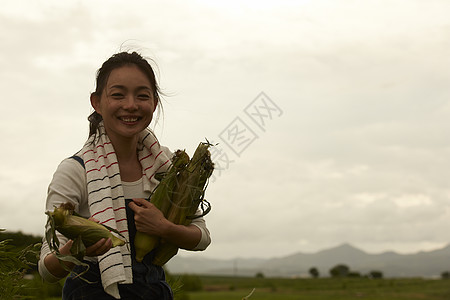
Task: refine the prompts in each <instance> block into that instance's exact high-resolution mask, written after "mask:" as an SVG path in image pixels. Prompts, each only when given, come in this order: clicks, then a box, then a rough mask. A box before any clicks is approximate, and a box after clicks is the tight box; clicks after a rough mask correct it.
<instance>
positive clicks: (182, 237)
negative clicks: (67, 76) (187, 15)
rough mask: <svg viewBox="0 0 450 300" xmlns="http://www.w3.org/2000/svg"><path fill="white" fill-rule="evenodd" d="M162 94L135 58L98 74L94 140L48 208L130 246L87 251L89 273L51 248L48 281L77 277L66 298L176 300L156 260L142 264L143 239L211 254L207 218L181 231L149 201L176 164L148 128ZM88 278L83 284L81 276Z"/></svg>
mask: <svg viewBox="0 0 450 300" xmlns="http://www.w3.org/2000/svg"><path fill="white" fill-rule="evenodd" d="M159 93H160V92H159V87H158V85H157V82H156V79H155V75H154V73H153V70H152V68H151V66H150V64H149V63H148V61H147V60H145V59H144V58H143V57H142V56H141V55H139V54H138V53H136V52H133V53H128V52H122V53H118V54H116V55H113V56H112V57H111V58H110V59H108V60H107V61H106V62H105V63H104V64H103V65H102V67H101V68H100V69H99V71H98V73H97V87H96V90H95V92H94V93H92V94H91V97H90V101H91V104H92V107H93V108H94V110H95V111H94V112H93V113H92V114H91V115H90V116H89V118H88V119H89V121H90V133H89V138H88V140H87V141H86V143H85V145H84V147H83V148H82V149H81V150H80V151H79V152H78V153H77V154H76V155H74V156H72V157H70V158H67V159H65V160H63V161H62V162H61V164H60V165H59V167H58V169H57V171H56V172H55V174H54V176H53V180H52V182H51V183H50V186H49V189H48V196H47V204H46V208H47V211H51V210H53V209H54V207H58V206H59V205H60V204H61V203H67V202H69V203H71V204H73V206H74V207H75V212H76V213H77V214H79V215H81V216H83V217H86V218H94V219H95V220H97V221H98V222H99V223H100V224H103V225H105V226H108V227H109V228H111V230H113V231H114V232H118V233H120V234H121V235H123V237H124V238H125V239H126V240H127V242H128V243H127V245H124V246H120V247H115V248H113V247H112V242H111V238H108V239H106V238H103V239H100V240H99V241H97V242H96V243H95V244H93V245H90V246H89V247H87V248H86V250H85V254H86V256H85V257H84V263H85V264H87V265H89V269H88V270H87V271H86V270H83V269H82V268H81V267H80V266H75V265H74V264H73V263H71V262H67V261H64V262H63V263H62V262H61V261H60V260H59V258H60V256H59V254H58V253H56V254H58V255H56V254H55V253H53V252H52V251H51V250H50V248H49V245H48V243H47V242H46V241H44V243H43V246H42V250H41V259H40V261H39V272H40V274H41V276H42V277H43V278H44V279H45V280H48V281H57V280H59V279H61V278H63V277H65V276H67V274H68V273H69V272H68V271H69V270H71V271H73V272H72V275H70V276H69V277H68V278H67V279H66V281H65V285H64V289H63V299H67V300H68V299H95V300H101V299H114V298H116V299H173V295H172V291H171V289H170V287H169V285H168V284H167V283H166V281H165V274H164V270H163V268H162V267H161V266H158V265H155V264H153V263H152V262H153V259H154V257H155V254H156V253H155V252H154V251H152V252H150V253H148V254H147V255H146V256H145V257H144V258H143V260H142V261H141V259H140V260H139V261H137V260H136V258H135V257H136V251H135V247H134V239H135V236H136V232H137V231H139V232H142V233H145V234H148V235H152V236H155V237H157V238H158V239H162V240H164V241H166V242H167V243H171V244H173V245H175V246H176V247H178V248H182V249H187V250H204V249H206V247H207V246H208V245H209V244H210V241H211V240H210V236H209V231H208V229H207V227H206V224H205V220H204V219H203V217H198V218H195V219H194V220H193V221H192V223H191V224H189V225H178V224H175V223H173V222H171V221H169V220H168V219H167V218H166V217H164V215H163V213H162V212H161V211H160V210H159V209H158V208H156V206H154V205H153V204H151V203H150V202H148V201H146V200H145V199H147V198H149V196H150V195H151V193H152V191H154V190H155V188H156V186H157V185H158V184H159V181H158V180H157V179H156V178H155V177H156V176H155V174H157V173H160V172H164V171H166V170H167V169H168V168H169V167H170V165H171V158H172V157H173V153H172V152H170V151H169V150H168V149H167V148H166V147H163V146H161V145H160V144H159V142H158V140H157V139H156V137H155V135H154V134H153V132H151V131H150V130H149V129H148V126H149V124H150V123H151V121H152V119H153V113H154V111H155V109H156V108H157V106H158V104H159V102H160V101H159V99H160V98H159ZM59 240H60V242H61V247H60V248H59V253H61V254H63V255H68V254H70V253H71V250H72V249H71V248H72V245H75V244H76V243H75V242H72V241H70V240H68V238H67V237H64V236H62V235H59ZM56 252H57V251H56ZM63 264H64V265H63ZM83 271H86V273H83V278H80V277H79V276H78V275H77V274H79V273H81V272H83ZM84 279H87V280H88V282H86V281H85V280H84Z"/></svg>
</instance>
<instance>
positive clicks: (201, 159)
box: [152, 142, 214, 266]
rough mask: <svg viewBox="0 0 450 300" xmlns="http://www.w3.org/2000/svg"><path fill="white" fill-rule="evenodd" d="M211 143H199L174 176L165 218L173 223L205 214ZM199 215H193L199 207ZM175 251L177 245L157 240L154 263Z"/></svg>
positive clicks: (182, 222)
mask: <svg viewBox="0 0 450 300" xmlns="http://www.w3.org/2000/svg"><path fill="white" fill-rule="evenodd" d="M210 146H211V144H210V143H208V142H207V143H200V144H199V145H198V147H197V149H196V150H195V152H194V155H193V156H192V159H191V160H190V162H189V163H188V164H187V166H186V168H184V169H183V170H181V171H180V172H179V174H178V176H177V179H178V184H177V186H176V189H175V190H174V192H173V196H172V205H171V207H170V209H169V212H168V213H167V219H168V220H169V221H171V222H173V223H175V224H179V225H189V224H190V223H191V222H192V219H193V218H196V217H200V216H204V215H206V214H207V213H208V212H209V211H210V209H211V206H210V204H209V202H207V201H206V200H205V199H204V194H205V190H206V187H207V183H208V179H209V178H210V176H211V175H212V172H213V170H214V164H213V162H212V160H211V154H210V152H209V147H210ZM199 207H200V208H201V210H202V214H201V215H200V216H196V215H195V214H196V212H197V210H198V209H199ZM177 253H178V247H177V246H176V245H174V244H171V243H169V242H164V243H160V244H159V246H158V247H157V248H156V250H155V256H154V258H153V261H152V262H153V264H155V265H159V266H163V265H164V264H166V263H167V262H168V261H169V260H170V259H171V258H172V257H173V256H175V255H176V254H177Z"/></svg>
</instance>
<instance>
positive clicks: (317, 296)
mask: <svg viewBox="0 0 450 300" xmlns="http://www.w3.org/2000/svg"><path fill="white" fill-rule="evenodd" d="M201 280H202V282H203V291H198V292H190V293H188V296H189V299H195V300H204V299H205V300H206V299H215V300H222V299H223V300H225V299H227V300H231V299H237V300H241V299H242V298H243V297H245V296H247V295H248V294H249V293H250V292H251V290H252V289H253V288H256V290H255V292H254V293H253V295H252V296H251V297H250V298H249V300H265V299H271V300H294V299H295V300H303V299H305V300H306V299H310V300H326V299H330V300H331V299H333V300H344V299H345V300H352V299H364V300H414V299H421V300H424V299H430V300H431V299H433V300H437V299H450V281H447V280H426V279H421V278H412V279H376V280H371V279H367V278H345V279H336V278H334V279H333V278H321V279H286V278H285V279H282V278H259V279H258V278H231V277H229V278H227V277H212V276H207V277H201Z"/></svg>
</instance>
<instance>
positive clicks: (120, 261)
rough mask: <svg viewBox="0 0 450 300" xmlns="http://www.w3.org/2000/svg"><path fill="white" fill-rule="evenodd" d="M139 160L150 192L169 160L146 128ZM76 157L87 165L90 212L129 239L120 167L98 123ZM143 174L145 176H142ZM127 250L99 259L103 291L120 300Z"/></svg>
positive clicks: (127, 277)
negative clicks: (120, 286)
mask: <svg viewBox="0 0 450 300" xmlns="http://www.w3.org/2000/svg"><path fill="white" fill-rule="evenodd" d="M137 150H138V158H139V161H140V162H141V165H142V170H143V173H144V174H142V175H143V183H144V189H148V190H153V188H154V187H156V185H157V184H158V181H157V180H156V179H155V178H154V177H155V176H154V175H155V174H156V173H157V172H161V171H165V170H167V168H168V167H169V165H170V157H169V156H168V155H167V153H166V152H164V149H163V147H161V145H160V144H159V142H158V141H157V139H156V137H155V136H154V134H153V133H152V132H151V131H150V130H148V129H146V130H144V131H143V132H141V134H140V135H139V142H138V149H137ZM78 156H80V157H82V158H83V161H84V164H85V166H86V180H87V192H88V203H89V210H90V213H91V216H92V217H95V218H96V219H97V220H99V222H100V223H101V224H105V225H107V226H109V227H112V228H114V229H117V230H118V231H119V232H120V233H122V235H123V236H124V237H125V238H126V240H127V241H128V240H129V236H128V226H127V217H126V209H125V199H124V194H123V189H122V181H121V178H120V173H119V164H118V162H117V156H116V154H115V152H114V147H113V145H112V144H111V141H110V140H109V138H108V136H107V135H106V133H105V129H104V127H103V124H102V123H101V124H100V126H99V129H98V131H97V135H96V136H95V138H94V136H93V135H92V136H91V137H90V138H89V139H88V141H87V142H86V144H85V145H84V147H83V149H82V150H80V152H79V153H78ZM144 175H145V176H144ZM128 248H129V247H127V246H126V245H125V246H122V247H115V248H112V249H111V250H109V251H108V252H107V253H105V254H104V255H101V256H99V257H98V262H99V267H100V272H101V279H102V285H103V288H104V289H105V291H106V292H107V293H108V294H110V295H111V296H113V297H115V298H116V299H120V294H119V289H118V283H123V284H127V283H132V282H133V276H132V270H131V255H130V251H129V250H128Z"/></svg>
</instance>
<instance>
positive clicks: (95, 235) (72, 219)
mask: <svg viewBox="0 0 450 300" xmlns="http://www.w3.org/2000/svg"><path fill="white" fill-rule="evenodd" d="M73 209H74V207H73V205H72V204H71V203H65V204H64V203H63V204H61V205H60V206H59V207H57V208H55V209H54V211H53V212H46V214H47V215H48V216H49V218H51V219H53V222H54V226H55V229H56V230H57V231H59V232H60V233H61V234H62V235H64V236H65V237H67V238H69V239H76V238H78V237H80V238H81V240H82V242H83V244H84V245H85V246H86V247H89V246H91V245H93V244H95V243H96V242H98V241H99V240H100V239H102V238H105V239H108V238H111V241H112V247H117V246H122V245H125V241H124V240H122V239H120V238H118V237H116V236H115V235H113V234H112V233H111V232H110V229H108V228H107V227H106V226H104V225H102V224H99V223H96V222H94V221H91V220H88V219H86V218H83V217H81V216H78V215H76V214H74V211H73Z"/></svg>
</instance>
